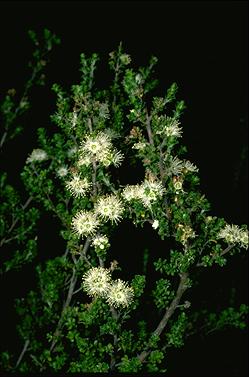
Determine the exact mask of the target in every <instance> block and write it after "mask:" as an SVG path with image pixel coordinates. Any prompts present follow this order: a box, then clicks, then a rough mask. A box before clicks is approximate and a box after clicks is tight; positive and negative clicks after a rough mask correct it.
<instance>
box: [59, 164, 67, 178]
mask: <svg viewBox="0 0 249 377" xmlns="http://www.w3.org/2000/svg"><path fill="white" fill-rule="evenodd" d="M67 174H68V169H67V167H66V166H60V167H59V169H58V170H57V175H58V177H60V178H63V177H65V176H66V175H67Z"/></svg>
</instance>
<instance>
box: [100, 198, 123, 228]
mask: <svg viewBox="0 0 249 377" xmlns="http://www.w3.org/2000/svg"><path fill="white" fill-rule="evenodd" d="M95 212H96V213H97V214H98V215H99V216H100V217H101V218H102V219H103V220H111V222H112V223H113V222H114V223H117V222H118V221H119V220H120V219H121V218H122V214H123V212H124V206H123V203H122V202H121V200H120V199H119V198H118V197H117V196H116V195H108V196H105V197H101V198H99V199H98V201H97V203H96V205H95Z"/></svg>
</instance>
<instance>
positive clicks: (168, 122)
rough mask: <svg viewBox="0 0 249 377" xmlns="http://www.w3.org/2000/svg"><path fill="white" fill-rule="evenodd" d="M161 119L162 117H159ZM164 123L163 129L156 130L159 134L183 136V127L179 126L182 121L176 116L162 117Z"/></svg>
mask: <svg viewBox="0 0 249 377" xmlns="http://www.w3.org/2000/svg"><path fill="white" fill-rule="evenodd" d="M158 120H159V121H160V117H159V118H158ZM162 121H163V123H165V124H164V126H163V128H162V129H161V130H158V131H156V133H157V134H164V135H166V136H168V137H170V136H173V137H181V136H182V127H179V125H180V122H178V120H176V119H174V118H170V117H162Z"/></svg>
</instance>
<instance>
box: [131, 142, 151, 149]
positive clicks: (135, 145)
mask: <svg viewBox="0 0 249 377" xmlns="http://www.w3.org/2000/svg"><path fill="white" fill-rule="evenodd" d="M146 145H147V144H146V143H142V142H141V141H139V142H138V143H135V144H134V145H133V146H132V149H138V150H141V149H144V148H145V147H146Z"/></svg>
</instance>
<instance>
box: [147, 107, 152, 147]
mask: <svg viewBox="0 0 249 377" xmlns="http://www.w3.org/2000/svg"><path fill="white" fill-rule="evenodd" d="M150 120H151V116H149V115H148V113H147V114H146V129H147V134H148V138H149V143H150V144H151V145H153V144H154V141H153V135H152V131H151V125H150Z"/></svg>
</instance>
